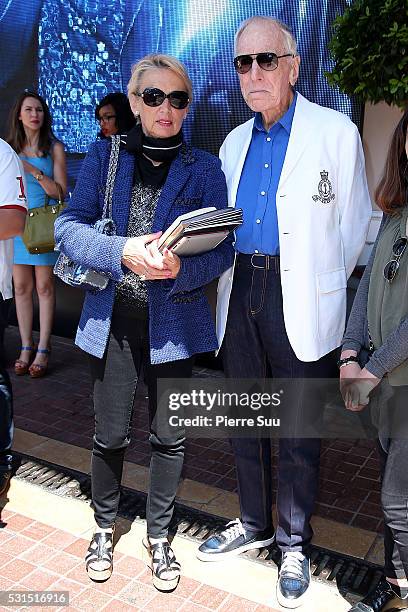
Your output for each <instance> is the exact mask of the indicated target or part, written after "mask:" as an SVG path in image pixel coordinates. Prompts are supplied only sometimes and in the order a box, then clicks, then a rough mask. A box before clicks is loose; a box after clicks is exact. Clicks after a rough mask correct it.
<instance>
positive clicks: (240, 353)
mask: <svg viewBox="0 0 408 612" xmlns="http://www.w3.org/2000/svg"><path fill="white" fill-rule="evenodd" d="M299 65H300V58H299V56H298V55H297V52H296V43H295V41H294V39H293V37H292V35H291V33H290V31H289V30H288V28H287V27H286V26H285V25H284V24H282V23H280V22H278V21H277V20H274V19H272V18H269V17H252V18H251V19H248V20H247V21H245V22H244V23H243V24H242V25H241V26H240V28H239V30H238V32H237V34H236V37H235V59H234V66H235V69H236V71H237V72H238V75H239V81H240V86H241V91H242V95H243V97H244V99H245V101H246V103H247V104H248V106H249V107H250V108H251V109H252V110H253V111H255V113H256V114H255V118H254V119H251V120H250V121H248V122H246V123H244V124H243V125H240V126H238V127H237V128H235V129H234V130H233V131H232V132H231V133H230V134H229V135H228V136H227V138H226V140H225V142H224V144H223V145H222V147H221V153H220V157H221V159H222V163H223V170H224V172H225V174H226V178H227V184H228V190H229V204H230V205H231V206H238V207H240V208H242V209H243V212H244V224H243V226H242V227H241V228H239V230H238V231H237V234H236V243H235V249H236V251H237V253H236V261H235V269H234V270H232V269H231V270H229V271H227V272H226V273H225V274H224V275H223V277H222V278H221V279H220V285H219V292H218V312H217V326H218V333H219V340H220V342H221V341H222V340H224V355H225V364H224V365H225V371H226V375H227V376H228V377H234V378H248V377H249V378H263V377H265V376H266V375H269V376H271V377H274V378H326V377H327V378H328V377H332V376H334V375H336V374H335V372H336V359H335V349H336V348H337V347H338V346H339V345H340V342H341V339H342V335H343V332H344V324H345V317H346V285H347V278H348V277H349V276H350V274H351V273H352V271H353V268H354V266H355V264H356V262H357V258H358V256H359V254H360V251H361V250H362V248H363V245H364V241H365V236H366V232H367V229H368V224H369V220H370V216H371V204H370V198H369V194H368V190H367V184H366V176H365V169H364V157H363V152H362V147H361V142H360V138H359V134H358V131H357V128H356V126H355V125H354V124H353V123H352V122H351V121H350V120H349V119H348V118H347V117H345V116H344V115H342V114H341V113H338V112H336V111H333V110H331V109H327V108H323V107H321V106H318V105H316V104H312V103H311V102H309V101H308V100H306V99H305V98H304V97H303V96H301V95H300V94H299V93H297V92H296V91H295V90H294V86H295V84H296V81H297V78H298V73H299ZM224 333H225V337H224ZM232 444H233V448H234V452H235V459H236V467H237V477H238V490H239V497H240V505H241V518H242V522H241V521H233V522H232V523H231V524H229V525H228V526H227V529H226V530H225V531H223V532H222V533H221V534H219V535H216V536H213V537H211V538H209V539H207V540H206V541H205V542H204V543H203V544H202V545H201V546H200V549H199V551H198V557H199V558H200V559H201V560H205V561H215V560H217V559H223V558H225V557H227V556H230V555H234V554H237V553H240V552H243V551H246V550H249V549H253V548H259V547H262V546H265V545H268V544H270V543H271V542H272V541H273V538H274V532H273V527H272V516H271V506H272V494H271V448H270V440H267V439H234V440H233V441H232ZM319 453H320V441H319V440H316V439H295V438H293V439H281V440H280V441H279V466H278V495H277V516H278V524H277V529H276V534H275V535H276V542H277V544H278V546H279V548H280V550H281V551H282V563H281V566H280V572H279V580H278V584H277V598H278V601H279V603H280V604H281V605H282V606H286V607H289V608H295V607H298V606H299V605H300V604H301V603H302V601H303V600H304V598H305V595H306V592H307V589H308V586H309V582H310V563H309V559H308V557H307V545H308V544H309V542H310V540H311V538H312V533H313V532H312V529H311V527H310V518H311V514H312V511H313V505H314V501H315V497H316V492H317V483H318V468H319Z"/></svg>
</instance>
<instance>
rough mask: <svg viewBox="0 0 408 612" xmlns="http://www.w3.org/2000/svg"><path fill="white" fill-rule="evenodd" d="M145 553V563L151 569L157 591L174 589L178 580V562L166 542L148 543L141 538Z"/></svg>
mask: <svg viewBox="0 0 408 612" xmlns="http://www.w3.org/2000/svg"><path fill="white" fill-rule="evenodd" d="M143 546H144V547H145V551H146V554H147V565H148V566H149V567H150V569H151V570H152V581H153V586H155V587H156V589H157V590H158V591H174V589H175V588H176V586H177V585H178V582H179V580H180V570H181V568H180V563H179V562H178V561H177V559H176V555H175V554H174V552H173V549H172V547H171V546H170V544H169V543H168V542H156V543H155V544H150V542H149V541H148V539H144V540H143Z"/></svg>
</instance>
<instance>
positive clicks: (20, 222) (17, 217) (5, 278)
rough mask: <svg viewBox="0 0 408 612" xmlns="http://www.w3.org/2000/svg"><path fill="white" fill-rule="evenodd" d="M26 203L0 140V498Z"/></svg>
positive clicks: (18, 168) (19, 171) (16, 169)
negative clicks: (9, 334)
mask: <svg viewBox="0 0 408 612" xmlns="http://www.w3.org/2000/svg"><path fill="white" fill-rule="evenodd" d="M26 212H27V199H26V195H25V179H24V171H23V168H22V165H21V162H20V160H19V158H18V157H17V155H16V153H15V152H14V151H13V149H12V148H11V147H10V146H9V145H8V144H7V143H6V142H4V140H2V139H1V138H0V495H1V494H2V493H3V492H4V491H5V489H6V487H7V484H8V481H9V480H10V475H11V455H10V449H11V443H12V439H13V404H12V392H11V384H10V379H9V376H8V374H7V372H6V369H5V364H4V351H3V335H4V329H5V327H6V314H5V313H6V302H7V300H9V299H11V298H12V296H13V292H12V268H13V237H14V236H17V235H18V234H22V233H23V231H24V224H25V216H26Z"/></svg>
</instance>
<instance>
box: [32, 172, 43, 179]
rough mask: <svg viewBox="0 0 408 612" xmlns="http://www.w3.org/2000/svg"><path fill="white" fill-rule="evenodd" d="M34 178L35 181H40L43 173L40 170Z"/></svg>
mask: <svg viewBox="0 0 408 612" xmlns="http://www.w3.org/2000/svg"><path fill="white" fill-rule="evenodd" d="M34 178H35V179H37V181H42V180H43V178H44V172H43V171H42V170H39V171H38V172H37V174H36V175H35V176H34Z"/></svg>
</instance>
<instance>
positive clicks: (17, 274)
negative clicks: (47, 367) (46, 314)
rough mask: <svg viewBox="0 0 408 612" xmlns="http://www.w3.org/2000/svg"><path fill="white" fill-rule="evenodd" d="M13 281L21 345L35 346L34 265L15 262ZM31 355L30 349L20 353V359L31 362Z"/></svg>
mask: <svg viewBox="0 0 408 612" xmlns="http://www.w3.org/2000/svg"><path fill="white" fill-rule="evenodd" d="M13 281H14V293H15V302H16V312H17V320H18V329H19V332H20V336H21V346H33V289H34V276H33V266H29V265H25V264H15V265H14V266H13ZM30 356H31V353H30V351H21V353H20V359H21V360H22V361H24V362H26V363H28V362H29V360H30Z"/></svg>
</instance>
